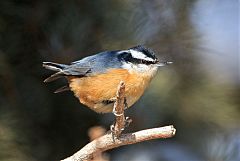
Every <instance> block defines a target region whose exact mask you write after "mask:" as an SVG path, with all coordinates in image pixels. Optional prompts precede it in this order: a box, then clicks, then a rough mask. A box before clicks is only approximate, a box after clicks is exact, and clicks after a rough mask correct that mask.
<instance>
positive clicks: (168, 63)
mask: <svg viewBox="0 0 240 161" xmlns="http://www.w3.org/2000/svg"><path fill="white" fill-rule="evenodd" d="M172 63H173V62H171V61H166V62H159V63H157V64H156V65H157V66H158V67H162V66H165V65H170V64H172Z"/></svg>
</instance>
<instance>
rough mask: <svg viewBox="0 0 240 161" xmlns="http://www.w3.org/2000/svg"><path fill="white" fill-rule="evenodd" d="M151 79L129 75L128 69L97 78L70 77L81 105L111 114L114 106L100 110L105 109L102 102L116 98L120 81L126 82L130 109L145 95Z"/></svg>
mask: <svg viewBox="0 0 240 161" xmlns="http://www.w3.org/2000/svg"><path fill="white" fill-rule="evenodd" d="M150 79H151V78H149V77H148V76H144V75H139V74H137V73H129V72H128V71H127V70H126V69H113V70H109V71H108V72H107V73H103V74H99V75H95V76H89V77H83V78H77V77H70V78H69V83H70V85H69V86H70V88H71V90H72V91H73V92H74V94H75V96H76V97H78V98H79V100H80V102H81V103H83V104H85V105H86V106H88V107H90V108H91V109H93V110H95V111H97V112H99V111H100V112H111V111H112V105H111V106H108V107H107V109H104V110H103V109H99V108H104V107H103V106H104V104H103V103H102V101H104V100H111V99H113V98H114V97H115V96H116V91H117V87H118V85H119V83H120V81H124V82H125V85H126V92H125V94H126V99H127V104H128V106H129V107H130V106H131V105H132V104H134V103H135V102H136V101H137V100H138V99H139V98H140V96H141V95H142V94H143V92H144V90H145V88H146V87H147V85H148V83H149V81H150ZM105 106H106V105H105Z"/></svg>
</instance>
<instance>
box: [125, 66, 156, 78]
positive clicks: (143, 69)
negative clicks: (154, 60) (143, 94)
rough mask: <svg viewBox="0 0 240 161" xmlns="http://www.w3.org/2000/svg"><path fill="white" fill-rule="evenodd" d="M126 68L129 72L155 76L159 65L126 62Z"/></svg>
mask: <svg viewBox="0 0 240 161" xmlns="http://www.w3.org/2000/svg"><path fill="white" fill-rule="evenodd" d="M122 67H123V68H124V69H127V70H129V72H139V73H142V74H144V75H149V76H151V77H152V76H154V75H155V74H156V72H157V69H158V66H156V65H145V64H138V65H135V64H132V63H124V64H123V66H122Z"/></svg>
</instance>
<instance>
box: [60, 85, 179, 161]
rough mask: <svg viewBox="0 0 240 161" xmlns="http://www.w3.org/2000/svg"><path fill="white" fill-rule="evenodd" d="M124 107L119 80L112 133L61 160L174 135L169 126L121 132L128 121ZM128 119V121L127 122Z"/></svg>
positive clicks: (81, 158) (83, 158) (73, 160)
mask: <svg viewBox="0 0 240 161" xmlns="http://www.w3.org/2000/svg"><path fill="white" fill-rule="evenodd" d="M124 107H125V84H124V82H123V81H121V82H120V84H119V86H118V90H117V93H116V102H115V103H114V108H113V113H114V114H115V116H116V123H115V125H114V127H113V128H112V129H111V130H112V133H107V134H105V135H104V136H102V137H100V138H98V139H95V140H93V141H92V142H90V143H88V144H87V145H85V146H84V147H83V148H82V149H80V150H79V151H78V152H77V153H75V154H73V155H72V156H70V157H68V158H66V159H64V160H62V161H87V160H91V159H92V158H93V157H94V156H95V155H96V154H99V153H101V152H104V151H107V150H109V149H113V148H116V147H119V146H123V145H128V144H135V143H138V142H142V141H146V140H152V139H159V138H170V137H172V136H174V135H175V133H176V129H175V128H174V127H173V126H172V125H171V126H165V127H158V128H152V129H146V130H141V131H138V132H134V133H128V134H121V133H122V131H123V130H124V127H125V126H126V125H125V124H126V123H128V124H129V123H130V121H131V120H130V121H129V120H127V119H125V116H124ZM127 121H129V122H127Z"/></svg>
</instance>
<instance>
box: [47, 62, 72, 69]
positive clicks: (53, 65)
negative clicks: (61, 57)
mask: <svg viewBox="0 0 240 161" xmlns="http://www.w3.org/2000/svg"><path fill="white" fill-rule="evenodd" d="M43 67H44V68H46V69H49V70H53V71H61V70H62V69H64V68H66V67H68V65H65V64H58V63H53V62H43Z"/></svg>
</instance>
